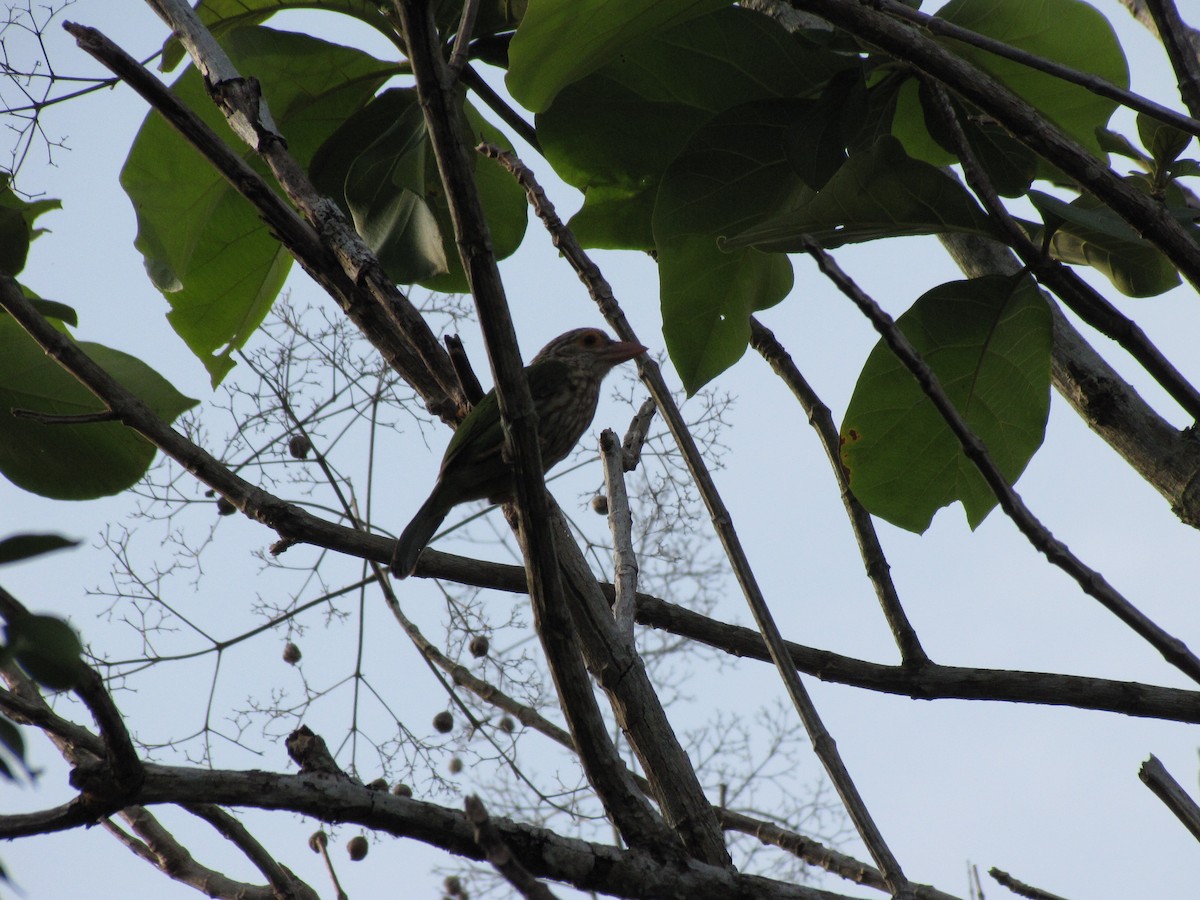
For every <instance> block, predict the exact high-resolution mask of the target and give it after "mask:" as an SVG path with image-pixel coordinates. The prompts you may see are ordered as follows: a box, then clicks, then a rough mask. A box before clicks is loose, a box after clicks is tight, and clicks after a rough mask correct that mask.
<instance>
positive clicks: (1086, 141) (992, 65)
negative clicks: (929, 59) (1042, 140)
mask: <svg viewBox="0 0 1200 900" xmlns="http://www.w3.org/2000/svg"><path fill="white" fill-rule="evenodd" d="M937 16H938V18H941V19H945V20H946V21H948V22H953V23H954V24H956V25H961V26H962V27H963V28H968V29H970V30H971V31H977V32H979V33H980V34H984V35H987V36H988V37H991V38H996V39H997V40H1000V41H1003V42H1004V43H1006V44H1010V45H1012V46H1014V47H1017V48H1019V49H1021V50H1026V51H1028V52H1030V53H1033V54H1036V55H1037V56H1043V57H1045V58H1047V59H1051V60H1054V61H1055V62H1059V63H1062V64H1063V65H1067V66H1070V67H1071V68H1074V69H1080V70H1081V71H1084V72H1090V73H1092V74H1093V75H1098V76H1100V77H1101V78H1104V79H1106V80H1107V81H1110V82H1112V83H1113V84H1115V85H1117V86H1118V87H1121V88H1128V87H1129V67H1128V65H1127V64H1126V62H1125V54H1124V52H1123V51H1122V50H1121V44H1120V42H1119V41H1118V40H1117V36H1116V34H1115V33H1114V32H1113V29H1112V25H1110V24H1109V22H1108V20H1107V19H1106V18H1105V17H1104V16H1103V15H1102V14H1101V13H1100V12H1098V11H1097V10H1095V9H1094V8H1092V7H1091V6H1089V5H1088V4H1087V3H1083V2H1081V0H1004V2H1003V3H997V2H995V0H950V2H949V3H947V4H946V5H945V6H943V7H942V8H941V9H940V10H938V12H937ZM938 40H939V41H940V42H941V43H943V44H945V45H946V46H947V47H949V48H950V49H952V50H953V51H954V52H955V53H957V54H959V55H960V56H962V57H964V58H966V59H967V60H969V61H971V62H973V63H975V65H977V66H979V67H980V68H981V69H983V70H984V71H986V72H989V73H990V74H991V75H993V76H994V77H995V78H997V79H998V80H999V81H1001V82H1003V83H1004V84H1005V85H1006V86H1007V87H1009V88H1010V89H1011V90H1013V91H1014V92H1015V93H1017V94H1019V95H1020V96H1021V97H1023V98H1024V99H1025V100H1027V101H1028V102H1029V103H1031V104H1032V105H1033V106H1036V107H1037V108H1038V109H1039V110H1040V111H1041V112H1042V113H1044V114H1045V115H1046V117H1047V118H1049V119H1050V120H1051V121H1052V122H1054V123H1056V124H1057V125H1058V126H1059V127H1060V128H1062V129H1063V130H1064V131H1065V132H1067V134H1069V135H1071V136H1072V137H1073V138H1075V140H1077V141H1078V142H1079V143H1081V144H1082V145H1083V146H1084V147H1087V148H1088V149H1089V150H1092V151H1093V152H1095V153H1097V154H1099V153H1100V145H1099V142H1098V141H1097V139H1096V129H1097V128H1103V127H1105V126H1106V125H1107V124H1108V120H1109V118H1110V117H1111V116H1112V114H1113V111H1114V110H1115V109H1116V108H1117V101H1115V100H1109V99H1106V98H1104V97H1100V96H1098V95H1096V94H1093V93H1092V92H1090V91H1089V90H1087V89H1086V88H1083V87H1080V86H1079V85H1075V84H1071V83H1069V82H1066V81H1062V80H1061V79H1059V78H1055V77H1054V76H1052V75H1047V74H1045V73H1043V72H1038V71H1036V70H1034V69H1030V68H1029V67H1028V66H1023V65H1021V64H1020V63H1017V62H1013V61H1011V60H1007V59H1003V58H1001V57H998V56H993V55H992V54H990V53H988V52H986V51H984V50H980V49H978V48H975V47H971V46H969V45H967V44H962V43H960V42H958V41H953V40H949V39H944V38H939V39H938Z"/></svg>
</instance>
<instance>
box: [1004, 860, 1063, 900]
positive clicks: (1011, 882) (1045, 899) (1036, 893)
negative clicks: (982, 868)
mask: <svg viewBox="0 0 1200 900" xmlns="http://www.w3.org/2000/svg"><path fill="white" fill-rule="evenodd" d="M988 874H989V875H991V876H992V877H993V878H994V879H996V881H997V883H999V884H1001V885H1003V886H1004V887H1006V888H1008V889H1009V890H1010V891H1012V892H1013V893H1014V894H1016V895H1017V896H1019V897H1028V898H1029V900H1064V898H1063V897H1060V896H1058V894H1051V893H1050V892H1049V891H1043V890H1042V889H1041V888H1035V887H1033V886H1032V885H1029V884H1025V882H1023V881H1018V880H1017V879H1016V878H1013V877H1012V876H1011V875H1009V874H1008V873H1007V872H1005V871H1003V870H1002V869H997V868H991V869H988Z"/></svg>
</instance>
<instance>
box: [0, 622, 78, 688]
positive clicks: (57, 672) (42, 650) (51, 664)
mask: <svg viewBox="0 0 1200 900" xmlns="http://www.w3.org/2000/svg"><path fill="white" fill-rule="evenodd" d="M4 637H5V650H6V651H7V654H11V655H12V657H13V658H15V659H16V661H17V662H19V663H20V664H21V667H22V668H23V669H24V670H25V671H26V672H28V673H29V675H30V677H32V678H33V679H34V680H35V681H37V682H39V683H40V684H44V685H45V686H46V687H48V688H53V689H54V690H59V691H65V690H68V689H70V688H73V687H75V685H76V684H78V683H79V679H80V677H82V675H83V671H84V669H83V660H82V659H81V658H80V657H81V656H82V654H83V644H82V643H80V641H79V635H77V634H76V633H75V629H74V628H72V627H71V626H70V625H68V624H67V623H66V622H64V621H63V620H62V619H60V618H58V617H57V616H44V615H35V614H33V613H26V614H25V615H22V616H18V617H16V618H13V619H10V620H9V621H8V622H7V623H6V624H5V627H4ZM7 654H6V655H7Z"/></svg>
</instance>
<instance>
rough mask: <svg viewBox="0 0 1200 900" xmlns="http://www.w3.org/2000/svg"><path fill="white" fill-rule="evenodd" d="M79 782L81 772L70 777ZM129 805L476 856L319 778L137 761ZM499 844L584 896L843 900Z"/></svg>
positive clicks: (505, 828)
mask: <svg viewBox="0 0 1200 900" xmlns="http://www.w3.org/2000/svg"><path fill="white" fill-rule="evenodd" d="M80 777H81V780H82V781H87V779H88V775H87V773H80ZM135 800H136V802H137V803H139V804H141V805H145V806H153V805H157V804H164V803H166V804H178V805H188V804H194V803H214V804H218V805H220V806H235V807H245V808H249V809H265V810H290V811H292V812H296V813H299V814H301V815H308V816H313V817H314V818H317V819H320V820H321V821H326V822H340V823H352V824H357V825H361V826H363V827H365V828H369V829H372V830H375V831H380V832H383V833H386V834H391V835H394V836H396V837H407V838H413V839H415V840H419V841H422V842H424V843H427V844H430V845H432V846H435V847H440V848H441V849H443V850H446V851H447V852H450V853H454V854H456V855H459V856H464V857H467V858H470V859H482V858H483V851H481V850H480V848H479V845H478V844H477V843H476V841H475V838H474V835H473V833H472V828H471V823H470V822H469V821H468V820H467V817H466V816H465V815H464V814H463V813H461V812H459V811H457V810H454V809H449V808H446V807H442V806H437V805H435V804H432V803H425V802H422V801H419V800H413V799H410V798H404V797H396V796H393V795H390V794H386V793H384V792H381V791H374V790H370V789H369V788H366V787H363V786H362V785H358V784H355V783H354V782H352V781H350V780H346V779H339V778H334V777H330V776H324V775H287V774H276V773H273V772H264V771H258V770H250V771H230V770H219V769H218V770H211V769H193V768H186V767H176V766H160V765H155V764H147V766H146V781H145V783H144V784H143V786H142V788H141V790H140V792H139V794H138V796H137V797H136V798H135ZM20 818H22V817H19V816H0V839H3V838H8V837H12V836H14V835H13V829H12V825H13V823H14V821H15V820H17V819H20ZM491 822H492V825H493V826H494V827H495V829H496V832H497V834H498V835H499V837H500V839H501V840H502V841H503V842H504V843H505V844H506V845H507V846H508V847H509V848H510V849H511V851H512V853H513V855H514V857H515V858H516V859H517V860H518V861H519V862H520V863H521V864H522V865H523V866H524V867H525V868H526V869H527V870H528V871H529V872H530V873H531V874H532V875H534V876H535V877H538V878H550V879H554V880H556V881H564V882H567V883H570V884H572V885H574V886H575V887H577V888H579V889H580V890H584V891H599V892H602V893H605V894H611V895H615V896H618V897H628V898H645V900H658V898H662V897H666V896H672V897H674V896H688V897H694V898H697V900H700V898H712V900H718V898H721V900H726V898H728V900H849V898H844V896H843V895H841V894H834V893H831V892H828V891H821V890H816V889H813V888H809V887H804V886H800V885H792V884H785V883H783V882H779V881H774V880H772V879H768V878H761V877H758V876H753V875H742V874H739V873H737V872H734V871H732V870H731V869H728V868H725V867H723V866H712V865H708V864H707V863H703V862H699V861H697V860H689V861H687V862H686V863H684V864H682V865H680V863H679V862H678V861H677V860H666V861H664V860H662V859H660V858H656V857H655V856H654V855H653V854H650V853H647V852H644V851H640V850H621V849H618V848H616V847H611V846H606V845H604V844H596V843H589V842H587V841H582V840H578V839H575V838H564V837H561V836H560V835H558V834H556V833H554V832H553V831H550V830H549V829H545V828H538V827H533V826H528V825H519V824H515V823H513V822H510V821H508V820H506V819H498V818H493V819H492V820H491Z"/></svg>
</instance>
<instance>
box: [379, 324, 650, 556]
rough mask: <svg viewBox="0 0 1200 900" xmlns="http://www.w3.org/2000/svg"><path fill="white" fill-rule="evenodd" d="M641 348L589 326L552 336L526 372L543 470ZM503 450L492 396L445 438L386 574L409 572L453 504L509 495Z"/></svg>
mask: <svg viewBox="0 0 1200 900" xmlns="http://www.w3.org/2000/svg"><path fill="white" fill-rule="evenodd" d="M645 350H646V348H645V347H643V346H642V345H641V344H638V343H635V342H633V341H614V340H613V339H612V338H610V337H609V336H608V335H607V334H605V333H604V332H603V331H600V330H598V329H595V328H577V329H575V330H574V331H568V332H567V333H566V334H563V335H560V336H559V337H557V338H555V339H554V340H553V341H551V342H550V343H549V344H547V345H546V346H545V347H543V348H542V350H541V351H540V352H539V353H538V355H537V356H535V357H534V358H533V362H531V363H530V364H529V365H528V366H526V367H525V377H526V379H527V380H528V382H529V393H530V395H531V396H532V398H533V406H534V409H535V410H536V411H537V414H538V446H539V448H540V449H541V453H542V469H543V471H544V472H545V471H548V470H549V469H550V467H551V466H554V465H555V464H557V463H559V462H561V461H562V460H563V459H565V458H566V456H567V454H569V453H570V452H571V449H572V448H573V447H574V446H575V444H576V443H578V442H579V439H580V438H581V437H582V436H583V433H584V431H586V430H587V427H588V425H590V424H591V421H592V418H593V417H594V416H595V415H596V405H597V404H598V402H599V400H600V383H601V382H602V381H603V380H604V376H605V375H607V374H608V373H609V371H611V370H612V368H613V366H615V365H617V364H618V363H622V362H625V361H626V360H629V359H632V358H633V357H635V356H637V355H638V354H639V353H643V352H645ZM503 451H504V428H503V425H502V423H501V421H500V404H499V402H498V401H497V400H496V392H495V390H492V391H489V392H488V393H487V394H486V395H485V396H484V397H483V398H482V399H481V400H480V401H479V402H478V403H477V404H475V406H474V408H472V410H471V411H470V412H469V413H468V414H467V416H466V418H464V419H463V420H462V424H460V425H459V426H458V430H457V431H455V432H454V437H452V438H451V439H450V444H449V446H447V447H446V453H445V455H444V456H443V457H442V467H441V470H440V471H439V472H438V480H437V484H435V485H434V487H433V492H432V493H431V494H430V495H429V499H428V500H426V501H425V502H424V503H423V504H422V505H421V508H420V509H419V510H417V514H416V515H415V516H414V517H413V520H412V521H411V522H409V524H408V526H407V527H406V528H405V529H404V531H403V533H402V534H401V535H400V539H399V540H398V541H397V542H396V549H395V551H394V553H393V555H392V564H391V567H392V574H394V575H395V576H396V577H397V578H407V577H408V576H409V575H411V574H412V572H413V569H414V568H416V564H417V557H418V556H419V555H420V553H421V550H423V549H424V548H425V545H426V544H428V543H429V541H430V539H431V538H432V537H433V533H434V532H435V531H437V529H438V526H439V525H441V524H442V520H443V519H445V517H446V515H447V514H448V513H449V512H450V510H451V509H453V508H454V507H455V506H457V505H458V504H460V503H466V502H468V501H470V500H484V499H487V500H491V501H492V502H493V503H499V502H502V501H503V500H506V499H508V498H509V497H510V496H511V495H512V490H513V483H512V467H511V466H510V465H509V463H508V461H507V460H506V459H505V458H504V452H503Z"/></svg>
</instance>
